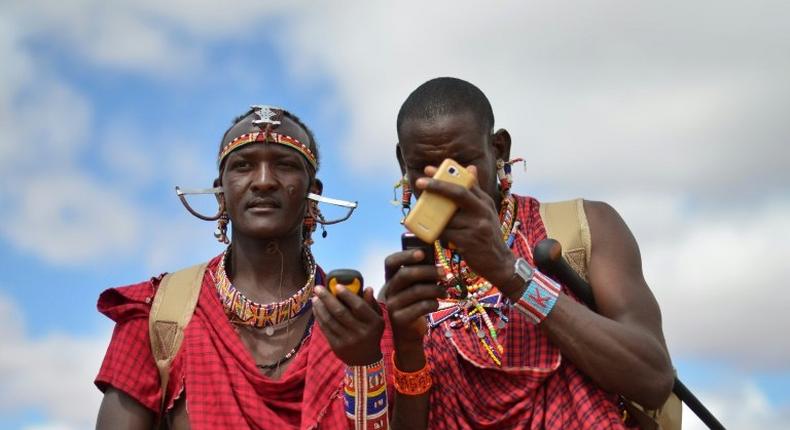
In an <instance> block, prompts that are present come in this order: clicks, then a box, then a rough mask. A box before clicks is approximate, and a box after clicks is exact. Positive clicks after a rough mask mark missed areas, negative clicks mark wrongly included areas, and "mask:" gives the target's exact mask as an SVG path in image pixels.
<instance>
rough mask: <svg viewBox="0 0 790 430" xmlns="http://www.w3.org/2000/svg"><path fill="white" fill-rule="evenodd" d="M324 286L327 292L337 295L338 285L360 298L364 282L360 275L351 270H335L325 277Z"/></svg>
mask: <svg viewBox="0 0 790 430" xmlns="http://www.w3.org/2000/svg"><path fill="white" fill-rule="evenodd" d="M326 279H327V283H326V286H327V288H329V292H331V293H332V294H333V295H335V296H336V295H337V286H338V284H342V285H344V286H345V287H346V288H348V290H349V291H351V292H352V293H354V294H356V295H358V296H362V289H363V287H364V285H365V284H364V280H363V279H362V274H361V273H359V272H357V271H356V270H352V269H335V270H333V271H331V272H329V274H328V275H326Z"/></svg>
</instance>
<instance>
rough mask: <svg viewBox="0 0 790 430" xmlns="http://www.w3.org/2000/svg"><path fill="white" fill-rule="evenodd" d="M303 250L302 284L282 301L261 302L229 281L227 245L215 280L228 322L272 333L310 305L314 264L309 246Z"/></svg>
mask: <svg viewBox="0 0 790 430" xmlns="http://www.w3.org/2000/svg"><path fill="white" fill-rule="evenodd" d="M303 253H304V254H303V261H304V269H305V273H306V274H307V282H306V283H305V285H304V287H302V288H300V289H299V291H297V292H296V293H294V294H293V295H292V296H291V297H288V298H287V299H285V300H283V301H280V302H276V303H268V304H262V303H257V302H254V301H252V300H250V299H249V298H248V297H247V296H245V295H244V294H243V293H242V292H241V291H239V290H238V289H236V287H234V286H233V284H232V283H231V282H230V279H229V278H228V275H227V272H226V271H225V264H226V260H227V259H228V257H229V256H230V247H228V248H227V249H226V250H225V254H224V255H223V256H222V259H221V260H220V262H219V264H218V265H217V269H216V271H215V273H214V280H215V281H216V284H215V286H216V288H217V294H218V296H219V300H220V302H221V303H222V307H223V308H224V309H225V314H226V315H227V316H228V318H229V319H230V322H231V323H233V324H238V325H246V326H250V327H254V328H259V329H260V328H262V329H263V330H264V333H266V334H267V335H269V336H271V335H273V334H274V332H275V331H277V330H278V329H280V328H283V327H285V326H286V325H288V323H289V322H291V321H292V320H293V319H295V318H298V317H299V316H300V315H302V314H303V313H305V312H306V311H307V310H308V309H310V305H311V303H312V301H311V300H310V299H311V298H312V296H313V288H314V287H315V272H316V264H315V260H314V259H313V254H312V253H311V252H310V248H308V247H304V251H303Z"/></svg>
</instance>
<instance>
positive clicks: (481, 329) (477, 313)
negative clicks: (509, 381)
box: [428, 194, 520, 366]
mask: <svg viewBox="0 0 790 430" xmlns="http://www.w3.org/2000/svg"><path fill="white" fill-rule="evenodd" d="M515 212H516V199H515V198H514V197H513V196H512V195H509V194H508V195H507V196H506V197H505V198H504V199H503V200H502V207H501V209H500V212H499V219H500V222H501V233H502V240H503V241H504V242H505V243H506V244H507V246H508V247H509V248H510V247H512V246H513V243H514V241H515V236H516V232H517V231H518V228H519V227H520V223H519V222H518V221H516V220H515ZM434 252H435V255H436V261H437V265H438V266H439V267H440V268H441V269H442V272H443V275H442V278H441V279H440V280H439V283H440V284H441V285H442V286H444V287H445V288H446V289H447V292H448V295H449V297H448V298H447V299H440V300H439V310H437V311H436V312H433V313H431V314H430V315H429V316H428V323H429V325H430V326H431V328H432V329H433V328H436V327H438V326H439V325H440V324H442V323H445V322H447V325H448V326H449V328H451V329H465V330H470V331H472V332H474V333H475V335H476V336H477V337H478V339H479V340H480V344H481V346H482V347H483V348H484V349H485V350H486V352H487V353H488V355H489V356H490V357H491V360H492V361H493V362H494V363H495V364H496V365H497V366H501V365H502V355H503V353H504V347H503V346H502V344H501V343H500V342H499V339H498V338H499V330H501V329H503V328H504V327H505V325H506V324H507V321H508V319H507V316H506V315H505V313H504V312H503V311H502V310H503V308H504V306H505V305H504V296H503V295H502V293H500V292H499V290H497V288H496V287H495V286H493V285H491V283H490V282H488V281H487V280H486V279H485V278H483V277H482V276H480V275H478V274H477V273H475V272H474V271H473V270H472V268H471V267H469V266H468V265H467V264H466V262H465V261H463V259H462V258H461V256H460V255H459V254H457V253H455V252H453V251H452V250H449V249H445V248H444V247H442V246H441V244H440V243H439V241H436V242H435V243H434ZM489 312H493V313H495V314H496V315H497V317H498V321H497V324H496V325H494V323H493V321H492V320H491V317H490V315H489ZM445 336H447V337H451V336H452V332H451V331H450V330H446V331H445Z"/></svg>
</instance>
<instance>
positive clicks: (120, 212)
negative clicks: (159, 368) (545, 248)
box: [0, 0, 790, 429]
mask: <svg viewBox="0 0 790 430" xmlns="http://www.w3.org/2000/svg"><path fill="white" fill-rule="evenodd" d="M479 6H480V5H479V4H478V3H471V2H469V3H467V2H436V3H430V4H424V5H423V4H421V3H409V2H405V3H404V2H399V3H398V4H397V5H395V4H393V5H384V4H377V5H374V4H372V3H367V2H358V3H344V6H342V7H340V6H335V7H330V6H328V5H322V6H315V5H309V4H307V3H303V2H294V3H289V4H288V5H287V6H286V5H267V4H259V2H253V1H249V2H238V3H233V4H232V5H225V6H218V5H212V4H209V3H202V2H169V3H165V4H160V3H158V2H154V1H140V2H134V3H131V2H130V3H123V2H119V3H113V4H112V5H110V4H105V2H98V1H94V0H82V1H80V2H70V3H68V4H60V3H56V2H37V1H31V2H25V3H24V4H16V5H11V4H4V5H0V54H1V55H2V57H3V58H4V59H5V60H4V66H3V67H2V68H0V179H1V180H0V213H2V214H3V219H4V221H3V223H2V224H3V225H2V227H0V268H2V270H3V273H4V274H5V276H4V277H3V279H2V280H0V345H2V347H1V348H0V423H2V425H1V426H0V427H3V428H11V429H44V428H46V429H82V428H90V427H92V421H93V419H94V417H95V412H96V407H97V405H98V402H99V401H100V395H99V393H98V391H96V390H95V389H94V388H93V387H92V384H91V381H92V378H93V376H94V375H95V372H96V371H97V369H98V365H99V363H100V360H101V357H102V355H103V351H104V348H106V343H107V340H108V338H109V334H110V330H111V329H112V326H111V325H110V324H109V322H108V321H107V320H106V319H105V318H103V317H102V316H101V315H99V314H98V313H97V312H96V310H95V303H96V298H97V296H98V294H99V293H100V292H101V291H102V290H103V289H105V288H108V287H111V286H117V285H124V284H128V283H133V282H138V281H140V280H143V279H146V278H148V277H150V276H152V275H156V274H158V273H160V272H164V271H171V270H174V269H177V268H180V267H183V266H186V265H190V264H193V263H195V262H196V261H200V260H205V259H208V258H210V257H211V256H213V255H216V254H218V253H219V252H221V251H222V247H221V246H220V245H219V244H217V243H216V241H215V240H214V239H213V237H212V232H213V229H214V226H213V225H212V224H211V223H205V222H202V221H199V220H196V219H194V218H191V217H190V216H189V215H188V214H187V213H186V212H185V211H184V210H183V209H182V208H181V206H180V203H179V202H178V200H177V199H176V197H175V194H174V192H173V187H174V186H175V185H182V186H189V187H203V186H209V185H210V184H211V181H212V180H213V178H214V175H215V164H214V163H215V159H214V157H215V153H216V146H217V144H218V140H219V138H220V136H221V134H222V133H223V132H224V130H225V129H226V127H227V126H228V125H229V122H230V121H231V119H232V118H233V117H234V116H235V115H238V114H239V113H242V112H243V111H244V110H245V109H247V107H248V106H249V105H250V104H275V105H281V106H284V107H287V108H288V109H289V110H291V111H293V112H295V113H296V114H297V115H299V116H300V117H301V118H302V119H303V120H304V121H305V122H306V123H307V124H308V125H309V126H310V127H311V128H312V129H313V131H314V132H315V134H316V136H317V139H318V142H319V145H320V148H321V150H322V157H323V160H322V166H323V167H322V169H321V172H320V176H321V177H322V179H323V180H324V183H325V194H326V195H329V196H332V197H338V198H343V199H351V200H358V201H359V202H360V208H359V210H358V211H357V212H356V213H355V215H354V217H353V218H352V220H351V221H350V222H347V223H345V224H342V225H339V226H333V227H330V228H329V236H328V237H327V238H326V239H320V238H318V239H317V244H316V246H315V253H316V256H317V258H318V260H319V262H320V263H321V264H322V265H323V266H324V267H325V268H328V269H331V268H336V267H355V268H358V269H360V270H362V271H363V273H364V274H365V277H366V279H367V280H368V283H369V284H372V285H378V284H380V283H381V280H382V276H383V274H382V272H383V271H382V261H383V257H384V256H385V255H387V254H388V253H389V252H392V251H394V250H396V249H397V247H398V236H399V233H400V231H401V227H400V226H399V224H398V220H399V219H400V212H399V210H398V208H397V207H395V206H392V205H391V204H390V203H389V201H390V200H391V199H392V184H393V183H394V182H395V180H396V179H397V176H398V175H397V166H396V164H395V160H394V157H392V154H393V150H394V149H393V145H394V142H395V140H396V136H395V130H394V124H395V115H396V113H397V109H398V108H399V106H400V103H401V102H402V101H403V99H405V97H406V96H407V95H408V93H409V91H411V90H412V89H413V88H415V87H416V86H417V85H419V84H420V83H422V82H423V81H425V80H427V79H429V78H432V77H436V76H444V75H451V76H457V77H461V78H465V79H468V80H470V81H472V82H473V83H475V84H477V85H478V86H480V87H481V89H483V91H484V92H486V93H487V94H488V96H489V98H490V99H491V101H492V104H493V107H494V113H495V115H496V117H497V126H500V127H506V128H508V129H509V130H510V132H511V134H512V135H513V138H514V150H513V153H514V155H517V156H523V157H525V158H526V159H527V161H528V169H527V171H526V172H523V171H519V170H516V172H515V179H516V185H515V189H516V191H517V192H520V193H524V194H531V195H534V196H536V197H538V198H540V199H543V200H559V199H565V198H571V197H576V196H584V197H587V198H591V199H597V200H605V201H607V202H609V203H611V204H612V205H613V206H614V207H615V208H616V209H617V210H618V211H619V212H620V213H621V215H622V216H623V217H624V219H625V220H626V222H627V223H628V224H629V226H631V228H632V230H633V232H634V234H635V236H636V237H637V240H638V241H639V243H640V246H641V250H642V255H643V261H644V269H645V274H646V277H647V279H648V281H649V283H650V285H651V287H652V289H653V291H654V293H655V294H656V296H657V298H658V300H659V303H660V305H661V307H662V312H663V316H664V328H665V334H666V337H667V341H668V344H669V346H670V350H671V353H672V356H673V360H674V362H675V365H676V367H677V368H678V372H679V375H680V376H681V378H682V379H683V380H684V381H685V382H686V385H687V386H689V387H690V388H691V389H692V390H693V391H694V392H695V393H697V395H698V396H699V397H700V398H701V399H702V400H703V401H704V402H705V403H706V404H708V406H709V407H711V409H713V410H714V412H715V413H716V414H717V416H719V417H720V418H721V419H722V421H723V422H724V423H725V424H727V425H728V426H729V427H731V428H781V427H782V426H783V423H785V422H787V420H788V419H790V388H788V387H790V366H788V364H787V363H790V344H789V343H788V341H787V340H786V335H785V333H784V331H785V330H786V328H787V327H789V326H790V317H788V315H787V312H786V311H785V309H786V308H787V306H788V305H790V292H788V291H787V289H786V288H783V287H782V286H781V279H786V278H787V277H788V276H790V268H788V266H787V265H786V263H785V260H786V258H787V257H788V256H790V249H789V246H790V245H788V243H790V193H788V191H787V190H788V182H790V181H788V179H789V178H788V177H789V176H790V174H789V173H788V170H790V169H787V165H788V161H790V151H789V150H788V149H787V142H788V137H790V129H789V126H788V125H787V121H786V112H788V111H790V106H789V104H790V103H789V102H788V100H790V84H788V82H787V79H786V76H787V75H788V74H789V73H790V60H789V58H790V57H789V56H788V52H790V42H789V41H790V37H788V36H790V32H788V30H787V26H786V22H787V17H788V14H789V12H790V8H788V7H787V6H786V5H785V4H784V3H783V2H778V1H777V2H768V1H762V2H728V3H727V4H726V5H722V4H720V3H717V2H702V1H692V2H669V3H662V5H660V6H659V5H644V4H632V3H626V2H617V1H604V2H596V3H595V4H594V5H593V4H577V5H574V6H571V5H557V4H554V3H553V2H534V1H532V2H504V3H502V4H501V5H500V7H498V8H486V9H480V8H479ZM205 207H210V205H208V204H206V205H205ZM56 378H57V379H56ZM55 380H57V381H58V382H57V383H55V384H53V381H55ZM45 384H46V386H47V388H46V389H45V390H43V388H44V385H45ZM685 418H686V425H685V426H684V428H700V427H699V426H700V424H699V423H697V422H695V421H696V420H695V419H694V417H693V416H692V415H691V414H688V413H687V414H686V416H685Z"/></svg>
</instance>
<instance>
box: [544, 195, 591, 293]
mask: <svg viewBox="0 0 790 430" xmlns="http://www.w3.org/2000/svg"><path fill="white" fill-rule="evenodd" d="M540 217H541V218H542V219H543V225H544V227H545V228H546V237H549V238H552V239H556V240H557V241H559V242H560V244H562V255H563V257H565V259H566V260H567V261H568V263H569V264H570V265H571V267H572V268H573V270H575V271H576V273H578V274H579V275H580V276H581V277H582V278H584V280H585V281H588V280H589V279H588V278H587V268H588V267H589V265H590V252H591V248H592V241H591V240H590V225H589V224H587V214H586V213H585V212H584V200H582V199H573V200H565V201H561V202H550V203H541V204H540Z"/></svg>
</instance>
